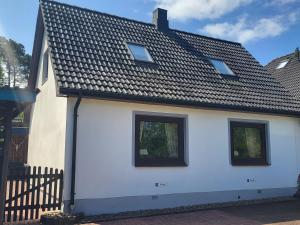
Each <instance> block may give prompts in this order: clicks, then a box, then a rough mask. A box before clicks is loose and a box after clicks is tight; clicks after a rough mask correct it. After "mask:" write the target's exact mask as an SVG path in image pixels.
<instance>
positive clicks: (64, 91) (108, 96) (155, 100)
mask: <svg viewBox="0 0 300 225" xmlns="http://www.w3.org/2000/svg"><path fill="white" fill-rule="evenodd" d="M59 92H60V95H61V96H67V97H77V96H79V95H81V96H82V97H83V98H92V99H101V100H113V101H131V102H137V103H148V104H162V105H172V106H181V107H184V106H186V107H194V108H202V109H211V110H222V111H234V112H249V113H262V114H270V115H280V116H291V117H300V112H298V111H288V110H280V109H278V110H274V109H266V108H258V107H247V106H237V105H226V104H217V103H207V102H195V101H185V100H174V99H166V98H160V97H150V96H149V97H146V96H137V95H122V94H116V93H105V92H102V93H98V92H95V91H90V90H78V89H69V88H60V89H59Z"/></svg>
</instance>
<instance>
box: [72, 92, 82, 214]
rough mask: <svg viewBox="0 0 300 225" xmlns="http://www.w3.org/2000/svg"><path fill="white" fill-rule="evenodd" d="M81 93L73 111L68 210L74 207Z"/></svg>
mask: <svg viewBox="0 0 300 225" xmlns="http://www.w3.org/2000/svg"><path fill="white" fill-rule="evenodd" d="M81 99H82V98H81V93H79V95H78V97H77V100H76V103H75V106H74V111H73V143H72V169H71V192H70V194H71V196H70V209H71V210H73V209H74V207H75V194H76V193H75V181H76V151H77V122H78V108H79V105H80V103H81Z"/></svg>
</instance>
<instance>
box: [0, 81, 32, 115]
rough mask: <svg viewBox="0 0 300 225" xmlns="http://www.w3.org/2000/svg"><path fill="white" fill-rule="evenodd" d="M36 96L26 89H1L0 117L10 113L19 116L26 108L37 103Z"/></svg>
mask: <svg viewBox="0 0 300 225" xmlns="http://www.w3.org/2000/svg"><path fill="white" fill-rule="evenodd" d="M35 98H36V94H35V93H34V92H33V91H31V90H29V89H24V88H16V87H8V86H4V87H0V117H2V116H3V115H6V114H7V113H8V112H10V113H12V115H13V117H15V116H17V115H18V114H19V113H20V112H22V111H23V110H24V109H25V108H26V107H29V106H30V105H31V104H33V103H34V102H35Z"/></svg>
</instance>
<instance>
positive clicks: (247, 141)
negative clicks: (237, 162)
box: [233, 127, 263, 159]
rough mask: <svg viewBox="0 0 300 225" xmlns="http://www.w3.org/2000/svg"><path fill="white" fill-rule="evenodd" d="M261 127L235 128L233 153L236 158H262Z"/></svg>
mask: <svg viewBox="0 0 300 225" xmlns="http://www.w3.org/2000/svg"><path fill="white" fill-rule="evenodd" d="M261 132H262V131H261V129H260V128H253V127H234V128H233V151H234V152H233V154H234V158H236V159H257V158H262V157H263V155H262V149H263V143H262V140H261Z"/></svg>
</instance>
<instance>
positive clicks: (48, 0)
mask: <svg viewBox="0 0 300 225" xmlns="http://www.w3.org/2000/svg"><path fill="white" fill-rule="evenodd" d="M39 1H40V2H48V3H55V4H58V5H63V6H67V7H71V8H76V9H80V10H85V11H89V12H91V13H96V14H101V15H104V16H110V17H114V18H117V19H122V20H128V21H131V22H135V23H141V24H145V25H149V26H153V27H154V24H152V23H147V22H143V21H140V20H135V19H130V18H127V17H123V16H117V15H113V14H110V13H106V12H101V11H97V10H94V9H89V8H85V7H81V6H76V5H70V4H67V3H64V2H58V1H54V0H39Z"/></svg>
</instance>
